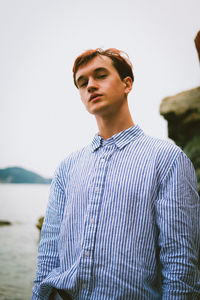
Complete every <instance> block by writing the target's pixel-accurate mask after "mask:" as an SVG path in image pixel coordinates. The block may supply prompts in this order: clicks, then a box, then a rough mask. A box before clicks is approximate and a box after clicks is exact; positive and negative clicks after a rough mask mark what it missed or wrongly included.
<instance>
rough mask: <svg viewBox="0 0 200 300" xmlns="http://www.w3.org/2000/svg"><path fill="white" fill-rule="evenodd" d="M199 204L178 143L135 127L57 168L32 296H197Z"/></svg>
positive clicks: (95, 142)
mask: <svg viewBox="0 0 200 300" xmlns="http://www.w3.org/2000/svg"><path fill="white" fill-rule="evenodd" d="M199 235H200V203H199V196H198V193H197V184H196V176H195V172H194V168H193V166H192V164H191V162H190V160H189V159H188V158H187V156H186V155H185V154H184V153H183V152H182V151H181V149H180V148H178V147H177V146H175V145H173V144H171V143H169V142H166V141H162V140H159V139H155V138H152V137H149V136H147V135H145V134H144V132H143V131H142V130H141V129H140V128H139V126H133V127H131V128H129V129H127V130H125V131H122V132H120V133H118V134H115V135H114V136H112V137H111V138H109V139H108V140H107V141H105V140H104V139H103V138H101V137H100V136H99V135H96V136H95V137H94V139H93V141H92V144H91V145H89V146H87V147H85V148H83V149H82V150H80V151H77V152H75V153H72V154H71V155H70V156H69V157H68V158H66V159H65V160H64V161H63V162H62V163H61V164H60V166H59V167H58V169H57V170H56V172H55V176H54V179H53V181H52V184H51V191H50V196H49V202H48V206H47V211H46V216H45V220H44V224H43V228H42V233H41V242H40V245H39V251H38V269H37V275H36V279H35V282H34V287H33V296H32V300H36V299H43V300H45V299H48V297H49V295H50V293H51V290H52V288H53V287H55V288H57V289H63V290H66V291H68V293H69V294H70V295H71V296H72V297H73V299H77V300H78V299H91V300H97V299H102V300H104V299H105V300H109V299H137V300H140V299H170V300H171V299H199V298H200V279H199V272H198V268H197V260H198V254H199V243H200V236H199Z"/></svg>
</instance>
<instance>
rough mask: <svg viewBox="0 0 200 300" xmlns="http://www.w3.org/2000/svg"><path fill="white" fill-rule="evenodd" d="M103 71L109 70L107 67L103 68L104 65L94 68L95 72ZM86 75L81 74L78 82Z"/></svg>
mask: <svg viewBox="0 0 200 300" xmlns="http://www.w3.org/2000/svg"><path fill="white" fill-rule="evenodd" d="M101 71H108V70H107V69H106V68H103V67H100V68H96V69H94V71H93V73H98V72H101ZM84 78H85V76H84V75H81V76H80V77H79V78H78V79H77V80H76V82H77V83H79V82H80V81H81V80H82V79H84Z"/></svg>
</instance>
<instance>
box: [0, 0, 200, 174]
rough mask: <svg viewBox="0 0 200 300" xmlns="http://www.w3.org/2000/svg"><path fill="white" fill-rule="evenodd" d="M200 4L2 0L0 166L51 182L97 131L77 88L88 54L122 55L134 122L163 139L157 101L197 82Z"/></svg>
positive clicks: (180, 0)
mask: <svg viewBox="0 0 200 300" xmlns="http://www.w3.org/2000/svg"><path fill="white" fill-rule="evenodd" d="M198 30H200V1H199V0H123V1H117V0H110V1H109V0H101V1H95V0H91V1H90V0H85V1H81V0H80V1H67V0H65V1H64V0H62V1H61V0H54V1H52V0H24V1H22V0H0V43H1V45H0V66H1V67H0V83H1V88H0V104H1V105H0V107H1V109H0V141H1V147H0V149H1V150H0V168H4V167H8V166H22V167H25V168H28V169H30V170H33V171H36V172H38V173H40V174H41V175H44V176H52V175H53V172H54V170H55V168H56V167H57V165H58V164H59V162H60V161H61V160H62V159H64V158H65V157H66V156H67V155H68V154H69V153H71V152H72V151H74V150H76V149H79V148H81V147H83V146H84V145H87V144H88V143H90V142H91V139H92V138H93V136H94V134H95V133H96V132H97V131H98V129H97V126H96V123H95V119H94V117H93V116H92V115H89V114H88V113H87V112H86V111H85V108H84V107H83V105H82V103H81V101H80V98H79V94H78V91H77V89H76V88H75V87H74V85H73V80H72V66H73V62H74V59H75V58H76V56H77V55H79V54H80V53H81V52H83V51H84V50H86V49H88V48H97V47H103V48H110V47H115V48H119V49H122V50H124V51H126V52H127V53H128V54H129V56H130V59H131V61H132V63H133V66H134V73H135V84H134V87H133V91H132V92H131V94H130V95H129V104H130V110H131V113H132V116H133V119H134V121H135V123H137V124H139V125H140V126H141V128H142V129H143V130H144V131H145V132H146V133H147V134H150V135H152V136H155V137H158V138H162V139H167V124H166V121H165V120H164V119H163V118H162V117H161V116H160V115H159V105H160V103H161V100H162V99H163V98H164V97H166V96H170V95H174V94H176V93H178V92H181V91H183V90H186V89H190V88H194V87H196V86H198V85H199V82H200V67H199V61H198V57H197V52H196V48H195V45H194V38H195V36H196V34H197V32H198Z"/></svg>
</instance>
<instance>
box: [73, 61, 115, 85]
mask: <svg viewBox="0 0 200 300" xmlns="http://www.w3.org/2000/svg"><path fill="white" fill-rule="evenodd" d="M99 68H104V69H107V70H109V71H110V72H111V71H115V72H116V70H115V68H114V66H113V64H112V60H111V59H110V58H109V57H107V56H104V55H99V56H96V57H94V58H92V59H91V60H90V61H89V62H88V63H86V64H84V65H82V66H80V67H79V68H78V71H77V73H76V80H77V79H78V78H79V77H80V76H87V75H89V74H90V73H93V72H94V71H95V70H97V69H99Z"/></svg>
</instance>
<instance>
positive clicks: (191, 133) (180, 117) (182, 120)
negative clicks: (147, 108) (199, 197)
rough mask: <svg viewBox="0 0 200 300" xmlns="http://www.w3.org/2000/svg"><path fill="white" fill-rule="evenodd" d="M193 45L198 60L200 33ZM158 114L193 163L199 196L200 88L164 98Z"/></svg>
mask: <svg viewBox="0 0 200 300" xmlns="http://www.w3.org/2000/svg"><path fill="white" fill-rule="evenodd" d="M195 45H196V48H197V52H198V55H199V59H200V31H199V32H198V34H197V36H196V38H195ZM160 114H161V115H162V116H163V117H164V118H165V119H166V120H167V121H168V136H169V137H170V138H171V139H173V140H174V141H175V143H176V144H177V145H178V146H180V147H181V148H182V149H183V151H184V152H185V153H186V154H187V155H188V157H189V158H190V159H191V161H192V162H193V165H194V167H195V170H196V174H197V181H198V190H199V194H200V87H196V88H194V89H191V90H187V91H184V92H182V93H179V94H177V95H175V96H170V97H167V98H164V99H163V100H162V102H161V105H160Z"/></svg>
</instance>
